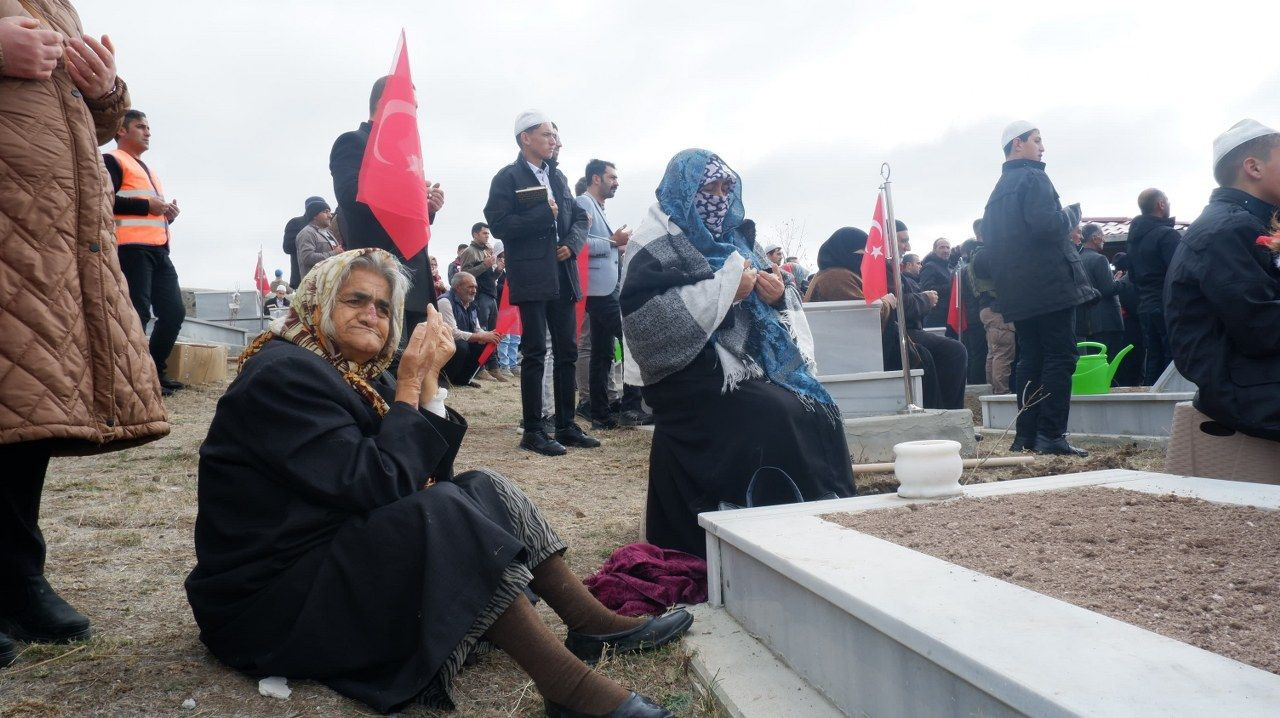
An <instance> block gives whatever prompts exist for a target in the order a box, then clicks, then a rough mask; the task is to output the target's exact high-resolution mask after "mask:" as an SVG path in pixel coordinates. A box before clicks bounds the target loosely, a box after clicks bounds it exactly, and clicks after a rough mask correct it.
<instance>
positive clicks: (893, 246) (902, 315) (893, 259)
mask: <svg viewBox="0 0 1280 718" xmlns="http://www.w3.org/2000/svg"><path fill="white" fill-rule="evenodd" d="M892 174H893V170H892V169H891V168H890V167H889V163H888V162H885V163H884V164H882V165H880V176H881V177H883V178H884V184H882V185H880V190H881V191H882V192H884V209H885V218H884V224H885V226H884V238H885V245H886V246H885V249H886V250H887V252H888V255H889V264H890V265H892V266H893V293H894V294H895V295H896V296H897V299H898V307H897V309H896V311H897V314H898V354H899V356H900V357H901V359H902V388H903V392H904V396H906V399H907V407H906V409H905V410H903V413H906V414H912V413H915V412H917V411H920V407H919V406H917V405H916V399H915V390H914V389H913V387H912V386H911V362H910V361H908V359H907V317H906V311H905V309H904V308H903V304H904V302H903V296H902V263H901V262H900V261H899V258H898V223H897V221H896V220H895V219H894V217H893V192H892V191H891V190H890V188H889V185H890V184H892V183H891V182H890V181H889V177H890V176H891V175H892ZM890 235H893V238H892V239H890V237H889V236H890Z"/></svg>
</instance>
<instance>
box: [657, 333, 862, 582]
mask: <svg viewBox="0 0 1280 718" xmlns="http://www.w3.org/2000/svg"><path fill="white" fill-rule="evenodd" d="M723 379H724V374H723V372H722V371H721V369H720V366H719V362H718V360H717V358H716V352H715V349H714V348H713V347H712V346H711V345H710V344H708V345H707V347H706V348H704V349H703V351H702V353H701V354H699V355H698V358H696V359H694V361H693V362H692V363H691V364H690V365H689V366H687V367H685V368H684V369H681V370H680V371H678V372H676V373H675V374H672V375H671V376H669V377H667V378H666V379H663V380H662V381H660V382H658V383H656V384H654V385H652V386H646V387H644V389H643V391H644V398H645V401H646V402H647V403H648V404H649V406H651V407H653V417H654V435H653V447H652V449H651V450H650V452H649V498H648V517H647V521H646V524H645V528H646V531H647V534H648V540H649V543H652V544H655V545H657V546H661V547H663V548H671V549H678V550H680V551H685V552H687V553H691V554H695V555H697V556H702V557H705V556H706V539H705V538H704V534H703V531H702V529H701V528H700V527H699V526H698V514H699V513H702V512H704V511H714V510H716V509H717V508H718V507H719V505H720V502H721V501H728V502H730V503H733V504H737V505H740V506H741V505H745V503H746V490H747V484H748V482H749V481H750V480H751V477H752V475H753V474H754V473H755V472H756V470H757V469H759V468H760V467H763V466H768V467H776V468H777V469H781V470H782V471H785V472H786V473H787V474H788V475H790V477H791V479H792V480H793V481H795V483H796V485H797V486H798V487H799V489H800V492H801V494H802V495H803V496H804V498H805V500H806V501H810V500H813V499H816V498H819V497H822V496H824V495H828V494H831V493H834V494H835V495H836V496H840V497H846V496H853V495H854V493H855V489H854V484H853V469H852V466H851V464H850V459H849V446H848V444H847V442H846V441H845V437H844V428H843V427H842V426H841V425H840V424H839V423H838V422H837V421H833V419H832V416H831V414H830V413H829V412H827V411H824V410H823V409H822V408H821V407H818V408H817V409H816V410H815V409H809V408H806V407H805V406H804V405H803V404H802V403H801V401H800V398H799V397H797V396H796V395H795V394H793V393H792V392H790V391H788V390H786V389H784V388H782V387H780V386H777V385H775V384H771V383H769V382H767V381H762V380H752V381H745V382H742V383H741V384H739V385H738V387H737V388H736V389H734V390H733V391H730V392H728V393H722V392H721V385H722V384H723ZM769 473H770V474H773V476H771V477H768V478H770V480H771V481H772V482H774V483H772V484H771V485H770V486H769V487H767V488H766V490H765V491H764V492H762V493H757V495H756V498H757V502H756V503H757V505H761V504H770V503H785V502H786V501H787V500H788V498H787V495H788V493H789V490H781V489H780V487H779V486H777V484H776V479H777V475H776V472H773V471H770V472H769ZM765 478H766V477H764V476H762V483H763V482H764V480H765ZM761 499H763V500H761Z"/></svg>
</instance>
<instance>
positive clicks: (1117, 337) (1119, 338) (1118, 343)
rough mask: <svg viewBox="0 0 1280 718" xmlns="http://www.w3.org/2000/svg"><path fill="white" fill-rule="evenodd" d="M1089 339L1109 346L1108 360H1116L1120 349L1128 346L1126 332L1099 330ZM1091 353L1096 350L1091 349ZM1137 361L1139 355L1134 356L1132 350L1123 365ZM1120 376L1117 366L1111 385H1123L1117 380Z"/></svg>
mask: <svg viewBox="0 0 1280 718" xmlns="http://www.w3.org/2000/svg"><path fill="white" fill-rule="evenodd" d="M1089 341H1091V342H1097V343H1099V344H1101V345H1103V346H1105V347H1106V348H1107V361H1108V362H1114V361H1115V360H1116V357H1117V356H1119V355H1120V350H1122V349H1124V348H1125V346H1127V345H1126V344H1125V341H1124V332H1097V333H1094V334H1090V335H1089ZM1080 353H1081V354H1084V353H1085V352H1080ZM1089 353H1090V354H1093V353H1095V352H1093V351H1092V350H1091V351H1089ZM1136 361H1138V357H1136V356H1133V352H1132V351H1131V352H1129V353H1128V354H1126V355H1125V357H1124V362H1122V364H1121V365H1122V366H1123V365H1124V364H1127V363H1129V362H1136ZM1072 372H1073V373H1074V372H1075V370H1074V369H1073V370H1072ZM1119 376H1120V370H1119V369H1118V368H1117V369H1116V373H1115V375H1114V376H1113V377H1112V379H1111V386H1121V384H1120V383H1119V382H1118V381H1117V379H1118V378H1119Z"/></svg>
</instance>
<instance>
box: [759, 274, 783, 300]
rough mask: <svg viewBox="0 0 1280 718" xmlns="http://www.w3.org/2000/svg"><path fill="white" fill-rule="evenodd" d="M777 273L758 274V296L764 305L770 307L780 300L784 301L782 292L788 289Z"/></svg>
mask: <svg viewBox="0 0 1280 718" xmlns="http://www.w3.org/2000/svg"><path fill="white" fill-rule="evenodd" d="M775 272H776V270H775ZM775 272H758V273H757V274H756V294H759V295H760V298H761V299H763V300H764V303H765V304H768V305H770V306H772V305H774V304H777V302H778V300H779V299H782V292H783V291H784V290H785V289H786V284H784V283H783V281H782V277H781V276H780V275H778V274H776V273H775Z"/></svg>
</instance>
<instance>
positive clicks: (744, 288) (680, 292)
mask: <svg viewBox="0 0 1280 718" xmlns="http://www.w3.org/2000/svg"><path fill="white" fill-rule="evenodd" d="M657 197H658V201H657V203H656V204H654V205H653V207H652V208H650V210H649V215H648V217H646V219H645V220H644V222H643V223H642V224H641V225H640V227H639V228H638V229H637V230H636V233H635V235H634V236H633V237H632V238H631V241H630V243H629V244H628V245H627V254H626V257H625V260H624V266H623V280H622V293H621V297H620V302H621V305H622V314H623V334H624V337H625V345H626V382H627V383H628V384H635V385H638V386H641V387H643V392H644V397H645V401H646V402H647V403H648V404H649V405H650V406H651V407H653V410H654V423H655V427H654V429H655V431H654V441H653V448H652V450H651V453H650V462H649V506H648V519H647V526H646V530H647V534H648V539H649V541H650V542H651V543H654V544H657V545H659V546H663V547H667V548H676V549H680V550H682V551H688V552H690V553H695V554H698V555H703V554H704V553H705V545H704V539H703V537H702V532H701V530H700V529H699V528H698V524H697V514H698V513H700V512H702V511H709V510H715V509H716V508H717V506H718V505H719V504H720V502H722V501H724V502H730V503H734V504H738V505H742V504H745V503H746V502H747V501H748V497H747V496H746V490H747V484H748V482H749V481H750V480H751V477H752V476H753V475H755V474H756V472H757V470H758V469H760V468H762V467H772V468H773V469H780V470H781V471H773V470H770V471H768V472H765V473H767V474H769V476H770V479H769V484H768V486H764V484H762V487H761V488H760V491H759V493H757V494H756V496H755V497H754V499H755V501H756V502H757V503H780V502H781V501H786V500H794V494H793V492H792V491H791V489H790V487H789V486H787V484H786V480H785V479H784V478H782V477H781V474H782V473H785V474H787V475H788V476H789V477H790V478H791V479H792V480H794V482H795V483H796V485H797V488H798V489H799V491H800V493H801V495H802V496H803V498H804V499H806V500H811V499H815V498H820V497H830V496H833V495H834V496H851V495H853V493H854V486H853V473H852V470H851V468H850V461H849V450H848V446H847V444H846V443H845V438H844V431H843V426H842V424H841V422H840V411H839V408H838V407H836V405H835V402H834V401H833V400H832V398H831V396H830V395H829V394H828V393H827V391H826V390H825V389H824V388H823V387H822V384H821V383H819V382H818V380H817V378H816V377H815V366H814V362H813V341H812V338H811V337H810V334H809V328H808V324H807V323H806V322H805V319H804V311H803V309H802V307H801V303H800V296H799V294H798V293H797V292H796V289H795V287H794V286H791V285H790V284H788V283H787V281H786V279H785V277H783V276H782V275H781V274H780V273H778V272H776V271H775V270H776V268H775V267H773V265H772V264H771V263H770V262H769V261H768V260H766V259H765V258H764V253H763V252H762V251H761V248H760V246H759V245H758V244H756V243H755V241H754V239H749V238H748V237H747V236H746V235H745V234H744V233H743V232H742V231H741V227H742V224H743V218H744V210H743V204H742V182H741V179H740V178H739V177H738V175H737V173H735V172H734V171H733V170H732V169H730V168H729V166H728V165H727V164H726V163H725V162H724V160H722V159H720V157H718V156H716V155H715V154H714V153H712V152H709V151H707V150H700V149H691V150H685V151H683V152H680V153H679V154H677V155H676V156H675V157H673V158H672V159H671V162H670V163H669V164H668V165H667V171H666V174H665V175H664V177H663V179H662V182H661V184H659V186H658V191H657Z"/></svg>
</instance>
